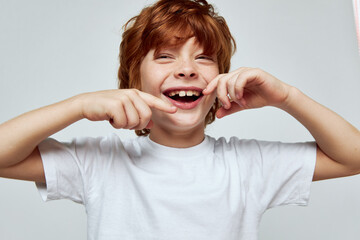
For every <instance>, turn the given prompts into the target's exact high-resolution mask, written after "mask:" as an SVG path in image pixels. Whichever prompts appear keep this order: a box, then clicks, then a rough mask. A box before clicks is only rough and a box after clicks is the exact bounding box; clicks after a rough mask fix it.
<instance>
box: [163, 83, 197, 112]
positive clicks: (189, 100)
mask: <svg viewBox="0 0 360 240" xmlns="http://www.w3.org/2000/svg"><path fill="white" fill-rule="evenodd" d="M163 94H164V95H165V96H166V97H168V99H169V100H170V102H171V103H172V104H173V105H175V106H176V107H178V108H181V109H184V110H189V109H192V108H195V107H196V106H197V105H198V104H199V102H200V100H201V98H202V97H203V96H204V95H203V94H202V89H200V88H197V87H183V88H171V89H168V90H166V91H164V92H163Z"/></svg>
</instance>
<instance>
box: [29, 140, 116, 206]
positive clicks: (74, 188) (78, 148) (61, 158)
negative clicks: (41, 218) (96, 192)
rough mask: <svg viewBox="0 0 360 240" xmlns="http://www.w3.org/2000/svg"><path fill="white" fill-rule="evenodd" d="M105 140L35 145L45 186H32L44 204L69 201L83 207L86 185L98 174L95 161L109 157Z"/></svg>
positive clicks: (51, 142) (46, 141) (107, 142)
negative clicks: (40, 159) (43, 173)
mask: <svg viewBox="0 0 360 240" xmlns="http://www.w3.org/2000/svg"><path fill="white" fill-rule="evenodd" d="M110 146H111V144H109V141H108V139H107V138H79V139H74V140H73V141H72V142H69V143H62V142H58V141H56V140H54V139H51V138H49V139H46V140H44V141H43V142H41V143H40V144H39V146H38V147H39V151H40V154H41V158H42V161H43V166H44V172H45V179H46V184H42V183H36V186H37V188H38V191H39V193H40V195H41V197H42V199H43V200H44V201H49V200H57V199H70V200H72V201H74V202H77V203H81V204H85V201H86V191H87V187H88V186H87V184H88V183H89V178H90V179H91V177H92V175H94V173H95V172H99V171H101V166H98V165H100V164H98V163H99V162H101V161H97V160H98V159H99V158H106V157H107V155H109V154H111V151H110Z"/></svg>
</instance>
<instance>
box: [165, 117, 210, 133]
mask: <svg viewBox="0 0 360 240" xmlns="http://www.w3.org/2000/svg"><path fill="white" fill-rule="evenodd" d="M168 120H169V123H170V124H171V125H173V127H175V128H178V129H184V130H188V129H191V128H194V127H198V126H199V125H202V126H204V121H205V118H204V117H202V116H199V115H194V114H174V115H172V116H169V119H168Z"/></svg>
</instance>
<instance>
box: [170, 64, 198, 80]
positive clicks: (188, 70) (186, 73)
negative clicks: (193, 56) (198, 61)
mask: <svg viewBox="0 0 360 240" xmlns="http://www.w3.org/2000/svg"><path fill="white" fill-rule="evenodd" d="M197 76H198V73H197V71H196V69H195V68H194V66H193V65H192V64H191V63H185V62H183V64H181V66H179V68H178V69H177V70H176V71H175V77H176V78H181V79H194V78H197Z"/></svg>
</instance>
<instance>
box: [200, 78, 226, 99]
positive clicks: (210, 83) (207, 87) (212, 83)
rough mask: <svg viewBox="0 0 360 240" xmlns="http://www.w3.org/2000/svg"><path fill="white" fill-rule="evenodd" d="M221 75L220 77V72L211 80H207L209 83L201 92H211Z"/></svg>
mask: <svg viewBox="0 0 360 240" xmlns="http://www.w3.org/2000/svg"><path fill="white" fill-rule="evenodd" d="M221 77H222V74H219V75H217V76H216V77H215V78H214V79H213V80H211V81H210V82H209V84H208V85H207V86H206V88H205V89H204V90H203V92H202V93H203V94H204V95H208V94H210V93H212V92H213V91H214V90H215V89H216V87H217V83H218V81H219V79H220V78H221Z"/></svg>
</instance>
